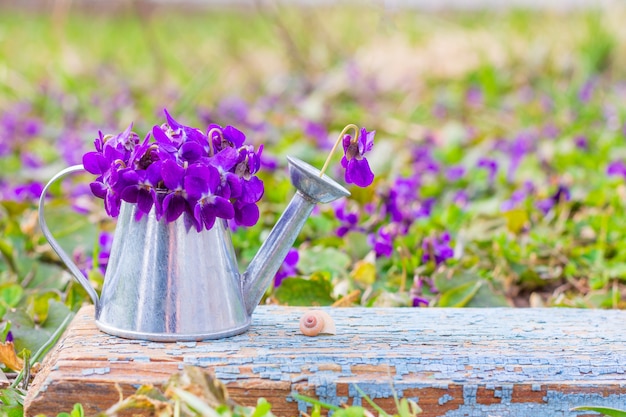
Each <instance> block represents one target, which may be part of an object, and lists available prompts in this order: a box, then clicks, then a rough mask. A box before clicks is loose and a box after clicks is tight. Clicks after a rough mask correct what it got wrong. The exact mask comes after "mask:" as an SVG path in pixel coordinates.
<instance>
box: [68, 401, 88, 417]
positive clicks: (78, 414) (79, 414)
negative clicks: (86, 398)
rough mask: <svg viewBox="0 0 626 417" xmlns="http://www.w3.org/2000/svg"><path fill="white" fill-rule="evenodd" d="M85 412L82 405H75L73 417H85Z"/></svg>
mask: <svg viewBox="0 0 626 417" xmlns="http://www.w3.org/2000/svg"><path fill="white" fill-rule="evenodd" d="M84 415H85V410H83V406H82V404H74V408H73V409H72V414H71V417H84Z"/></svg>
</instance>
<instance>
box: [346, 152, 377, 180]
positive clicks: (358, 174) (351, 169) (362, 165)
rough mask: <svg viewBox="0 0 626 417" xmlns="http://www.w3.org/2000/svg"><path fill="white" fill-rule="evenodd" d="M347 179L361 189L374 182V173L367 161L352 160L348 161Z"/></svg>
mask: <svg viewBox="0 0 626 417" xmlns="http://www.w3.org/2000/svg"><path fill="white" fill-rule="evenodd" d="M345 179H346V182H347V183H353V184H355V185H358V186H359V187H367V186H368V185H370V184H371V183H372V182H373V181H374V173H373V172H372V170H371V169H370V165H369V163H368V162H367V159H365V158H363V159H360V160H359V159H356V158H355V159H351V160H350V161H348V167H347V168H346V175H345Z"/></svg>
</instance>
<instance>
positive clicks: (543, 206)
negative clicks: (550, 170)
mask: <svg viewBox="0 0 626 417" xmlns="http://www.w3.org/2000/svg"><path fill="white" fill-rule="evenodd" d="M570 198H571V194H570V190H569V188H567V187H566V186H564V185H559V187H558V188H557V190H556V192H555V193H554V194H552V195H551V196H550V197H548V198H545V199H543V200H539V201H537V202H536V203H535V207H537V209H539V210H540V211H542V212H543V214H544V215H545V214H548V212H549V211H550V210H552V208H553V207H554V206H555V205H557V204H559V203H560V202H562V201H569V200H570Z"/></svg>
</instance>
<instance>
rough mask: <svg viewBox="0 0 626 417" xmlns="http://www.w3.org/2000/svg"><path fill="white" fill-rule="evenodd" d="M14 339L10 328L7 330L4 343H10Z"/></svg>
mask: <svg viewBox="0 0 626 417" xmlns="http://www.w3.org/2000/svg"><path fill="white" fill-rule="evenodd" d="M12 341H13V333H11V331H10V330H9V331H8V332H7V337H6V338H5V339H4V343H9V342H12Z"/></svg>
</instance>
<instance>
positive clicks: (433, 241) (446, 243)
mask: <svg viewBox="0 0 626 417" xmlns="http://www.w3.org/2000/svg"><path fill="white" fill-rule="evenodd" d="M422 250H423V251H424V254H423V255H422V262H425V263H426V262H429V261H434V262H435V265H437V266H439V265H441V264H442V263H444V262H445V261H446V260H448V259H450V258H452V257H453V256H454V250H453V249H452V247H451V246H450V234H449V233H448V232H444V233H442V234H441V235H439V236H433V237H427V238H425V239H424V240H423V242H422Z"/></svg>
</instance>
